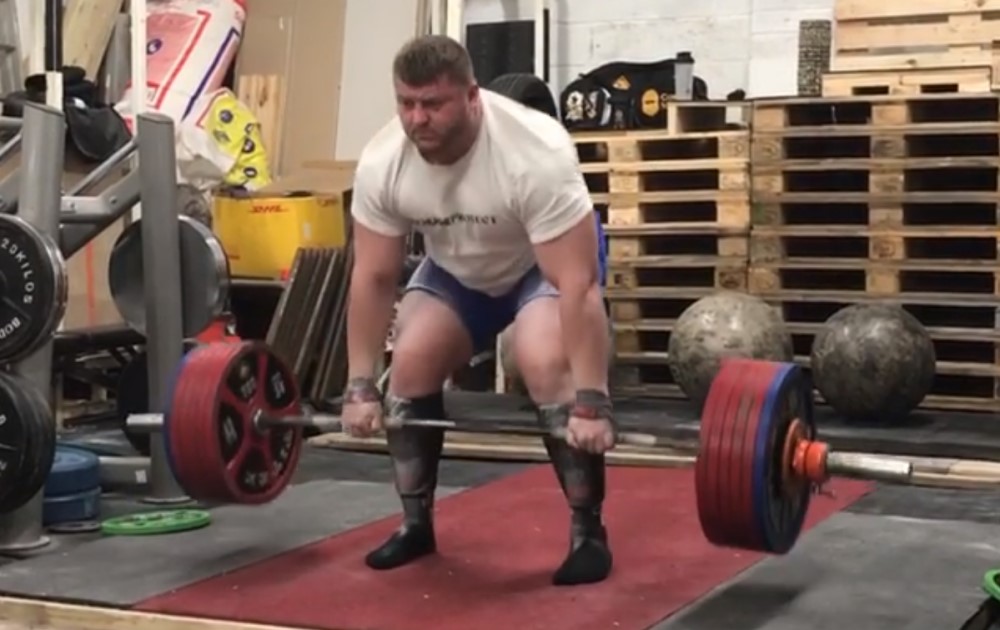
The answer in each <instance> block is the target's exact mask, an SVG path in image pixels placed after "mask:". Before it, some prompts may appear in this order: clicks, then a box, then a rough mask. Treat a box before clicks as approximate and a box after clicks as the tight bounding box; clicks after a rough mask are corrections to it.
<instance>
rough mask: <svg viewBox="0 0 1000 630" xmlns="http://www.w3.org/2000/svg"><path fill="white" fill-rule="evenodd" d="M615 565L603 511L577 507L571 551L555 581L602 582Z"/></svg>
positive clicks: (556, 583) (559, 583) (564, 584)
mask: <svg viewBox="0 0 1000 630" xmlns="http://www.w3.org/2000/svg"><path fill="white" fill-rule="evenodd" d="M612 565H613V559H612V556H611V548H610V547H609V546H608V532H607V529H605V527H604V524H603V523H601V513H600V511H598V510H593V509H581V508H574V509H573V522H572V525H571V526H570V547H569V554H567V556H566V559H565V560H563V563H562V564H561V565H560V566H559V568H558V569H557V570H556V572H555V574H554V575H553V576H552V583H553V584H554V585H556V586H574V585H577V584H593V583H595V582H602V581H604V579H605V578H607V577H608V575H610V573H611V567H612Z"/></svg>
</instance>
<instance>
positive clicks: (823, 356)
mask: <svg viewBox="0 0 1000 630" xmlns="http://www.w3.org/2000/svg"><path fill="white" fill-rule="evenodd" d="M935 362H936V355H935V352H934V343H933V342H932V341H931V338H930V335H929V334H928V333H927V329H926V328H924V326H923V325H922V324H921V323H920V321H919V320H917V318H916V317H914V316H913V315H911V314H910V313H908V312H907V311H906V310H904V309H903V308H902V307H901V306H899V305H896V304H890V303H885V302H878V303H872V304H854V305H852V306H848V307H846V308H844V309H841V310H840V311H837V312H836V313H834V315H833V316H832V317H830V318H829V319H828V320H827V321H826V322H825V323H824V324H823V328H822V330H820V332H819V333H818V334H817V335H816V338H815V339H814V340H813V345H812V352H811V356H810V364H811V368H812V375H813V382H814V384H815V386H816V389H817V390H819V392H820V393H821V394H822V395H823V398H824V399H825V400H826V402H827V403H829V404H830V406H831V407H833V408H834V410H836V411H837V413H839V414H840V415H842V416H844V417H845V418H846V419H848V420H852V421H856V422H879V423H887V422H892V421H894V420H899V419H902V418H904V417H905V416H906V415H908V414H909V413H910V412H911V411H913V409H914V408H916V406H917V405H919V404H920V402H921V401H923V399H924V398H925V397H926V396H927V394H928V392H930V389H931V386H932V385H933V384H934V371H935Z"/></svg>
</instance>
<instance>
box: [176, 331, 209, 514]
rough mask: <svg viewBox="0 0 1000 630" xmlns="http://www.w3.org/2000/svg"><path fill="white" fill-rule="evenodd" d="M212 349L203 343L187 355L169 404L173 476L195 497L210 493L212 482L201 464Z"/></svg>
mask: <svg viewBox="0 0 1000 630" xmlns="http://www.w3.org/2000/svg"><path fill="white" fill-rule="evenodd" d="M211 350H212V348H211V347H209V346H202V347H198V348H195V349H194V350H192V351H191V352H190V353H189V355H188V356H187V357H185V364H184V367H183V368H182V371H181V372H180V373H179V374H178V375H177V380H176V382H175V384H174V390H173V397H172V400H171V404H170V418H169V420H168V421H169V422H170V432H169V433H170V450H171V453H172V459H173V462H174V470H173V473H174V476H175V477H176V478H177V481H178V483H179V484H180V485H181V487H182V488H184V491H185V492H186V493H187V494H188V495H189V496H191V497H192V498H194V499H204V498H207V497H208V496H209V495H210V491H209V489H208V486H209V485H210V484H209V482H208V480H207V479H206V477H205V475H204V470H203V467H202V459H203V455H202V452H201V451H202V448H201V445H202V444H203V443H204V442H205V440H206V436H205V434H204V430H203V429H200V427H201V426H203V425H204V418H203V415H204V411H205V409H206V400H205V383H206V376H207V375H208V373H209V371H210V370H211V368H212V352H211Z"/></svg>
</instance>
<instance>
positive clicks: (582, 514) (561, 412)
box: [538, 406, 612, 585]
mask: <svg viewBox="0 0 1000 630" xmlns="http://www.w3.org/2000/svg"><path fill="white" fill-rule="evenodd" d="M568 420H569V409H568V408H567V407H566V406H548V407H539V409H538V422H539V424H540V425H541V426H542V428H544V429H553V428H560V427H562V428H564V427H565V426H566V423H567V421H568ZM542 440H543V442H544V444H545V450H546V451H547V452H548V454H549V459H551V460H552V467H553V469H554V470H555V473H556V477H557V478H558V479H559V485H560V486H561V487H562V491H563V494H564V495H565V496H566V502H567V503H568V504H569V507H570V508H571V509H572V512H573V516H572V521H571V525H570V549H569V555H568V556H567V557H566V559H565V560H564V561H563V563H562V565H561V566H560V567H559V569H558V570H557V571H556V572H555V574H554V575H553V576H552V582H553V584H556V585H572V584H589V583H593V582H600V581H602V580H603V579H605V578H606V577H607V576H608V574H609V573H610V572H611V565H612V556H611V550H610V548H609V546H608V539H607V531H606V530H605V528H604V523H603V522H602V519H601V507H602V505H603V503H604V492H605V464H604V455H594V454H592V453H586V452H584V451H580V450H577V449H574V448H572V447H570V445H569V444H567V443H566V441H565V440H562V439H557V438H554V437H545V438H542Z"/></svg>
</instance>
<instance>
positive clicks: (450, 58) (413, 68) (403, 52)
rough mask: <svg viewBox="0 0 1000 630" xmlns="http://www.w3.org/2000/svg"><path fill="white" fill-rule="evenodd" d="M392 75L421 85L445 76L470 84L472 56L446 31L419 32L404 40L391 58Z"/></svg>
mask: <svg viewBox="0 0 1000 630" xmlns="http://www.w3.org/2000/svg"><path fill="white" fill-rule="evenodd" d="M392 73H393V76H394V77H395V78H396V79H398V80H399V81H402V82H403V83H405V84H407V85H412V86H415V87H421V86H424V85H428V84H430V83H433V82H435V81H437V80H438V79H440V78H442V77H445V78H447V79H449V80H450V81H452V82H453V83H457V84H458V85H472V83H473V82H475V73H474V71H473V69H472V58H471V57H469V52H468V51H467V50H466V49H465V47H464V46H462V44H461V43H459V42H457V41H455V40H454V39H452V38H450V37H447V36H445V35H422V36H420V37H416V38H414V39H411V40H410V41H409V42H407V43H406V44H405V45H403V47H402V48H401V49H400V50H399V52H398V53H396V58H395V59H394V60H393V62H392Z"/></svg>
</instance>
